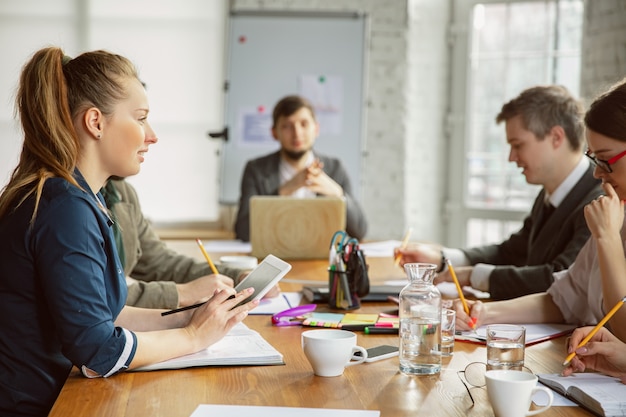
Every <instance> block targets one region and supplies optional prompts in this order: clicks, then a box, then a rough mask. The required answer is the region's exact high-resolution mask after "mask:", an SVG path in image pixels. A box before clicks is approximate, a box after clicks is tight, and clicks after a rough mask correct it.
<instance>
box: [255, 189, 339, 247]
mask: <svg viewBox="0 0 626 417" xmlns="http://www.w3.org/2000/svg"><path fill="white" fill-rule="evenodd" d="M345 228H346V203H345V200H344V199H343V198H334V197H315V198H296V197H278V196H253V197H251V198H250V245H251V247H252V256H256V257H257V258H264V257H265V256H266V255H268V254H270V253H271V254H273V255H275V256H277V257H279V258H281V259H328V251H329V248H330V241H331V239H332V237H333V235H334V234H335V232H336V231H338V230H345Z"/></svg>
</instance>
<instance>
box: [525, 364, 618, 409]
mask: <svg viewBox="0 0 626 417" xmlns="http://www.w3.org/2000/svg"><path fill="white" fill-rule="evenodd" d="M537 377H538V378H539V381H540V382H541V383H542V384H544V385H546V386H548V387H550V388H552V389H553V390H555V391H556V392H558V393H559V394H561V395H564V396H565V397H567V398H569V399H571V400H572V401H575V402H577V403H578V404H580V405H581V406H583V407H585V408H587V409H588V410H590V411H591V412H593V413H595V414H597V415H599V416H626V385H624V384H622V382H621V381H620V380H619V378H613V377H611V376H607V375H603V374H599V373H577V374H573V375H571V376H567V377H563V376H560V375H559V374H539V375H537Z"/></svg>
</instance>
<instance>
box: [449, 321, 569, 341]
mask: <svg viewBox="0 0 626 417" xmlns="http://www.w3.org/2000/svg"><path fill="white" fill-rule="evenodd" d="M521 325H522V326H524V327H526V346H528V345H531V344H533V343H537V342H540V341H544V340H548V339H552V338H554V337H558V336H560V335H563V334H566V333H568V332H569V331H571V330H573V329H574V328H575V327H576V326H574V325H572V324H550V323H543V324H537V323H533V324H521ZM455 339H456V340H460V341H470V342H478V343H483V344H484V343H486V342H487V326H480V327H479V328H477V329H476V330H475V331H474V330H470V331H458V332H457V333H456V335H455Z"/></svg>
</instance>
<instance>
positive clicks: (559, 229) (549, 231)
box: [463, 166, 603, 300]
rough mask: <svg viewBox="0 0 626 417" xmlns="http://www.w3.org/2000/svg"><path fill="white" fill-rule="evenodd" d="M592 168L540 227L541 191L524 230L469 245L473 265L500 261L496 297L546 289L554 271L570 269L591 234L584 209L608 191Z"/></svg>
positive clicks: (492, 286)
mask: <svg viewBox="0 0 626 417" xmlns="http://www.w3.org/2000/svg"><path fill="white" fill-rule="evenodd" d="M593 169H594V167H593V166H590V167H589V168H588V169H587V172H585V175H583V177H582V178H581V179H580V180H579V181H578V183H577V184H576V186H575V187H574V188H573V189H572V190H571V191H570V192H569V194H568V195H567V197H565V199H564V200H563V202H562V203H561V204H560V205H559V207H557V209H556V210H555V211H554V213H552V215H551V216H550V217H549V218H548V220H547V221H546V223H545V224H544V226H543V227H541V228H540V229H539V228H538V226H537V222H538V220H539V219H538V217H539V214H540V212H541V210H542V205H543V201H544V195H545V191H544V190H541V192H540V193H539V195H538V196H537V198H536V199H535V203H534V205H533V208H532V210H531V212H530V215H529V216H528V217H526V219H524V225H523V227H522V229H521V230H520V231H518V232H517V233H514V234H512V235H511V236H510V237H509V238H508V239H507V240H505V241H504V242H502V243H500V244H497V245H488V246H482V247H477V248H472V249H465V250H463V252H464V253H465V255H467V257H468V259H469V260H470V262H471V264H472V265H475V264H477V263H486V264H491V265H496V268H495V269H494V270H493V271H492V272H491V275H490V276H489V292H490V293H491V297H492V298H493V299H494V300H502V299H508V298H515V297H519V296H522V295H526V294H532V293H537V292H543V291H546V290H547V289H548V287H549V286H550V285H551V284H552V282H553V281H554V278H553V277H552V273H553V272H556V271H560V270H563V269H567V268H569V267H570V265H571V264H572V263H574V260H575V259H576V255H578V252H579V251H580V249H581V248H582V247H583V245H584V244H585V242H586V241H587V239H589V236H590V235H591V234H590V232H589V229H588V228H587V223H586V222H585V217H584V214H583V208H584V207H585V205H587V203H589V202H590V201H592V200H593V199H595V198H597V197H598V196H599V195H601V194H603V193H602V189H601V188H600V181H599V180H597V179H595V178H593Z"/></svg>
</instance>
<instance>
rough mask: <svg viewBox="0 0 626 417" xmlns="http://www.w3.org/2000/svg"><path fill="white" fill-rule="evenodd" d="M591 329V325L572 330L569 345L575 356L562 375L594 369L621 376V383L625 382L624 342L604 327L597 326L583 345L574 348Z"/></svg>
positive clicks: (625, 359) (625, 348)
mask: <svg viewBox="0 0 626 417" xmlns="http://www.w3.org/2000/svg"><path fill="white" fill-rule="evenodd" d="M593 330H594V327H591V326H588V327H581V328H578V329H576V330H574V333H572V336H571V338H570V340H569V347H570V349H575V350H574V351H573V352H575V353H576V356H575V357H574V358H572V360H571V362H570V363H569V365H568V366H567V367H566V368H565V369H564V370H563V372H562V375H563V376H569V375H571V374H573V373H574V372H585V371H589V370H594V371H596V372H602V373H604V374H607V375H611V376H615V377H618V378H621V380H622V383H626V344H625V343H624V342H622V341H621V340H619V339H618V338H617V336H615V335H614V334H613V333H611V332H610V331H609V330H608V329H607V328H606V327H601V328H599V329H598V331H596V332H595V334H594V335H593V336H592V337H591V339H589V342H588V343H587V344H586V345H585V346H583V347H582V348H576V346H578V345H579V344H580V341H581V340H583V339H584V338H586V336H588V335H589V334H590V333H591V332H592V331H593Z"/></svg>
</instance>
